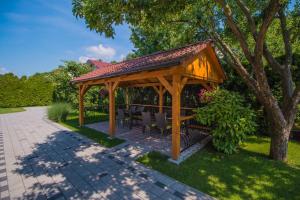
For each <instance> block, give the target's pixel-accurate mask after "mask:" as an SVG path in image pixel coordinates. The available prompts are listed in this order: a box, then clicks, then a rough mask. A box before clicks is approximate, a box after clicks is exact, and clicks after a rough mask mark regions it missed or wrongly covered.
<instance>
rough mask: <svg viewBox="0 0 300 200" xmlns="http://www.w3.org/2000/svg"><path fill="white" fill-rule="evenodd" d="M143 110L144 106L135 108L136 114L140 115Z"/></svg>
mask: <svg viewBox="0 0 300 200" xmlns="http://www.w3.org/2000/svg"><path fill="white" fill-rule="evenodd" d="M144 110H145V107H144V106H139V107H137V109H136V113H139V114H141V113H142V112H144Z"/></svg>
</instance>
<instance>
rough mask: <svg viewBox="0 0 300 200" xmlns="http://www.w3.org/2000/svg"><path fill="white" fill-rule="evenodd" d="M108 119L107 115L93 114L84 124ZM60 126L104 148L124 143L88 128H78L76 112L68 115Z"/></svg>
mask: <svg viewBox="0 0 300 200" xmlns="http://www.w3.org/2000/svg"><path fill="white" fill-rule="evenodd" d="M107 119H108V116H107V114H105V113H99V112H96V113H93V114H92V115H89V116H87V117H86V118H85V123H87V124H88V123H94V122H99V121H105V120H107ZM60 124H61V125H63V126H65V127H67V128H69V129H71V130H72V131H75V132H77V133H80V134H82V135H84V136H86V137H88V138H90V139H92V140H94V141H96V142H98V143H99V144H101V145H103V146H105V147H113V146H116V145H118V144H121V143H123V142H124V140H121V139H118V138H114V139H110V138H109V137H108V135H107V134H105V133H102V132H99V131H96V130H94V129H91V128H88V127H85V126H83V127H79V123H78V114H77V113H76V112H74V113H72V114H70V115H69V116H68V118H67V121H66V122H60Z"/></svg>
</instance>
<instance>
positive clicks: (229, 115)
mask: <svg viewBox="0 0 300 200" xmlns="http://www.w3.org/2000/svg"><path fill="white" fill-rule="evenodd" d="M205 96H206V97H207V98H208V99H210V101H209V102H208V103H207V105H206V106H204V107H201V108H198V109H197V117H196V119H197V121H199V122H200V123H202V124H205V125H208V126H211V127H212V128H213V130H212V136H213V145H214V147H215V148H216V149H217V150H219V151H222V152H224V153H226V154H232V153H234V152H236V151H237V148H238V147H239V145H240V143H241V142H243V141H244V139H245V137H246V135H247V134H250V133H253V132H255V129H256V126H257V125H256V115H255V113H254V111H253V110H251V109H250V108H249V107H245V106H244V99H243V98H242V97H241V96H240V95H238V94H237V93H234V92H229V91H227V90H223V89H217V90H215V91H212V92H207V93H205Z"/></svg>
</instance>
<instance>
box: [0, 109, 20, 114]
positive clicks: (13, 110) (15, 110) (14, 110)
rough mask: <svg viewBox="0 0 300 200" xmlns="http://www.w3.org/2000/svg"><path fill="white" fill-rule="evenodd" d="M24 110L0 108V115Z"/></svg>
mask: <svg viewBox="0 0 300 200" xmlns="http://www.w3.org/2000/svg"><path fill="white" fill-rule="evenodd" d="M23 111H25V109H24V108H20V107H19V108H0V114H6V113H15V112H23Z"/></svg>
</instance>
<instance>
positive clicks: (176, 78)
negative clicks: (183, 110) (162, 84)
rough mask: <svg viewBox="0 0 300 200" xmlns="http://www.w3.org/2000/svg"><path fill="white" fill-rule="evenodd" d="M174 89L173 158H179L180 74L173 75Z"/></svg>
mask: <svg viewBox="0 0 300 200" xmlns="http://www.w3.org/2000/svg"><path fill="white" fill-rule="evenodd" d="M172 91H173V92H172V93H171V94H172V158H173V159H174V160H177V159H178V158H179V156H180V94H181V77H180V75H177V74H175V75H173V89H172Z"/></svg>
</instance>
